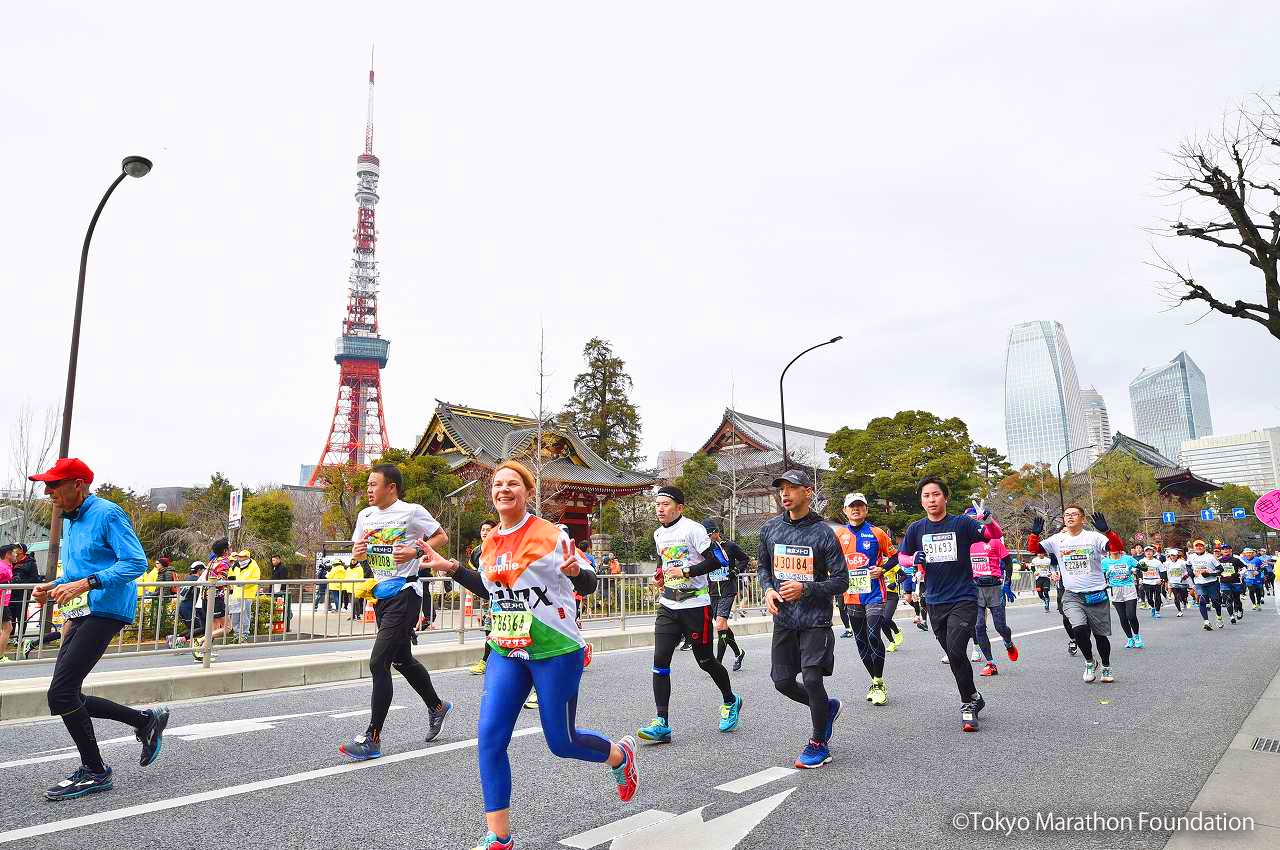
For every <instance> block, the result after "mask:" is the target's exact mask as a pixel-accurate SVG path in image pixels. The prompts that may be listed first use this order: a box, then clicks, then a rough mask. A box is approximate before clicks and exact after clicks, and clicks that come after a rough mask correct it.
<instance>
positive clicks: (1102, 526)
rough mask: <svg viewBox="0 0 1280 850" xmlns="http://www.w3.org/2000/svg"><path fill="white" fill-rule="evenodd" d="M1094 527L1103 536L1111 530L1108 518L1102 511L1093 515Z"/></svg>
mask: <svg viewBox="0 0 1280 850" xmlns="http://www.w3.org/2000/svg"><path fill="white" fill-rule="evenodd" d="M1093 527H1094V528H1096V529H1098V531H1100V532H1102V533H1103V534H1106V533H1107V532H1108V531H1110V530H1111V526H1109V525H1107V518H1106V517H1105V516H1103V515H1102V511H1098V512H1097V513H1095V514H1094V515H1093Z"/></svg>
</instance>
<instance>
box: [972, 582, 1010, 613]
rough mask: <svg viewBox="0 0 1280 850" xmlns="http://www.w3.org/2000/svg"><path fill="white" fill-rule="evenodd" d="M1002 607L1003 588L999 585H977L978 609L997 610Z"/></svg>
mask: <svg viewBox="0 0 1280 850" xmlns="http://www.w3.org/2000/svg"><path fill="white" fill-rule="evenodd" d="M1002 605H1004V588H1003V587H1002V586H1000V585H998V584H997V585H994V586H991V587H987V586H984V585H978V607H979V608H999V607H1001V606H1002Z"/></svg>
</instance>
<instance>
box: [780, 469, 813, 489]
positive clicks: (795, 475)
mask: <svg viewBox="0 0 1280 850" xmlns="http://www.w3.org/2000/svg"><path fill="white" fill-rule="evenodd" d="M783 481H786V482H787V483H788V484H794V485H796V486H797V487H812V486H813V479H812V478H810V477H809V474H808V473H807V472H805V471H804V470H802V469H788V470H787V471H786V472H784V473H782V474H781V475H779V476H778V477H777V478H775V479H773V486H774V487H781V486H782V482H783Z"/></svg>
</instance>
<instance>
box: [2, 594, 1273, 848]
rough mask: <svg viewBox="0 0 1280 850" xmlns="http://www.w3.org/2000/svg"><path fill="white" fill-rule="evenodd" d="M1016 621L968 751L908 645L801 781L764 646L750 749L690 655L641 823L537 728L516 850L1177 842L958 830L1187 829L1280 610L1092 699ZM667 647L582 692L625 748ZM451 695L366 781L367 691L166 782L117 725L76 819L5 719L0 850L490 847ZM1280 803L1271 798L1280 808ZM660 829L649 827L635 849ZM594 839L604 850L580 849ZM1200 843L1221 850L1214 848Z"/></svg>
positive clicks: (1148, 656) (242, 706) (921, 656)
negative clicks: (449, 710)
mask: <svg viewBox="0 0 1280 850" xmlns="http://www.w3.org/2000/svg"><path fill="white" fill-rule="evenodd" d="M1144 614H1145V612H1144ZM1010 624H1011V625H1012V627H1013V629H1014V631H1015V633H1022V632H1026V633H1027V634H1025V635H1024V636H1023V637H1020V638H1018V644H1019V646H1020V648H1021V650H1022V653H1023V654H1022V658H1021V660H1020V661H1019V662H1018V663H1016V664H1013V663H1009V662H1005V663H1003V664H1002V665H1001V668H1000V669H1001V674H1000V676H999V677H997V678H995V679H993V680H990V681H986V680H980V681H982V689H983V692H984V693H985V695H986V697H987V701H988V707H987V709H986V710H985V711H984V712H983V714H982V721H983V722H982V730H981V731H980V732H978V733H977V734H972V735H966V734H964V733H963V732H961V731H960V718H959V710H958V704H957V703H958V699H957V696H956V694H955V687H954V684H953V682H952V680H951V677H950V673H949V670H948V668H947V667H946V665H943V664H940V663H939V662H938V655H939V649H938V645H937V643H936V642H935V641H934V640H933V638H932V636H930V635H926V634H925V633H923V632H920V631H917V630H916V629H914V628H912V627H910V626H909V625H908V626H907V628H906V642H905V644H904V645H903V647H902V649H901V650H900V651H898V652H896V653H893V654H891V655H890V656H889V657H888V666H887V672H886V677H887V679H888V683H889V696H890V701H889V705H888V706H886V707H884V708H875V707H872V706H870V705H869V704H868V703H866V702H865V701H863V699H862V695H863V694H864V693H865V690H866V687H867V683H868V682H867V675H866V673H865V671H864V670H863V669H862V667H861V664H860V663H859V662H858V661H857V658H856V653H855V649H854V643H853V641H852V640H838V641H837V651H838V656H837V667H836V675H835V676H834V677H833V678H831V679H830V680H828V686H829V689H830V690H831V692H832V694H833V695H835V696H838V697H841V698H843V699H844V700H845V705H846V708H845V712H844V714H843V715H842V716H841V718H840V720H839V721H838V723H837V726H836V734H835V737H834V740H833V743H832V746H833V755H834V758H835V760H834V761H833V762H832V764H830V765H828V766H827V767H826V768H824V769H822V770H815V771H796V772H785V769H787V768H790V767H791V765H792V762H793V760H794V758H795V755H796V753H797V751H798V750H799V749H800V747H801V746H803V744H804V741H805V738H806V737H807V734H808V732H807V726H808V722H807V712H806V710H805V709H804V708H803V707H802V706H799V705H796V704H795V703H791V702H789V701H788V700H786V699H784V698H783V697H781V696H780V695H778V694H777V693H776V692H775V691H774V689H773V687H772V684H771V682H770V681H769V677H768V648H769V637H768V636H767V635H761V636H757V637H750V638H747V639H745V640H744V641H743V644H744V646H745V647H746V649H747V651H748V656H747V660H746V665H745V667H744V669H743V671H742V672H740V673H737V674H733V679H734V682H735V685H736V687H737V688H738V690H739V691H740V692H741V693H742V695H743V696H744V699H745V708H744V713H743V724H742V727H741V729H740V730H739V731H738V732H736V733H732V734H728V735H722V734H720V733H718V732H717V731H716V728H715V726H716V721H717V718H718V712H717V706H718V702H719V700H718V698H717V694H716V691H715V690H714V688H713V687H712V685H711V683H710V681H709V680H708V679H707V678H706V676H705V674H703V673H702V672H701V671H699V670H698V669H697V667H696V666H695V664H694V662H693V659H692V658H691V657H690V656H689V654H688V653H677V658H676V661H675V663H674V665H673V684H674V687H673V700H672V724H673V726H674V728H675V733H676V734H675V740H674V742H673V743H671V744H669V745H663V746H658V747H646V748H644V749H643V750H642V751H641V753H640V761H639V765H640V770H641V789H640V792H639V794H638V795H637V797H636V799H635V800H633V801H632V802H631V803H629V804H623V803H620V802H619V801H618V800H617V798H616V796H615V795H614V792H613V787H612V782H611V780H610V779H609V776H608V773H607V772H606V771H605V770H604V769H603V768H602V767H601V766H598V765H593V764H583V763H579V762H570V761H564V760H560V759H557V758H555V757H554V756H551V755H550V753H549V752H548V751H547V749H546V745H545V743H544V741H543V740H542V738H541V735H540V734H539V732H538V721H537V718H536V716H535V714H534V712H531V711H529V712H525V714H524V717H522V718H521V721H520V723H519V728H520V729H521V730H528V731H525V732H524V733H523V734H519V733H518V737H516V738H515V739H513V741H512V744H511V749H510V753H511V757H512V762H513V769H514V776H515V794H514V797H513V804H514V807H513V826H514V829H515V833H516V835H517V846H518V847H521V848H535V847H537V848H562V847H569V846H599V847H610V846H612V847H613V848H614V850H638V848H649V847H678V848H680V850H697V848H708V850H712V848H720V847H726V848H732V847H738V848H744V849H745V848H766V847H768V848H781V847H827V846H833V845H834V846H842V847H843V846H849V845H855V846H859V847H869V848H901V847H904V846H912V845H925V846H944V845H945V846H948V847H978V848H984V847H997V846H1009V844H1010V843H1011V842H1013V841H1016V842H1017V843H1018V845H1019V846H1020V847H1024V848H1050V847H1053V848H1056V847H1069V848H1151V847H1161V846H1163V845H1164V843H1165V841H1166V840H1167V839H1168V837H1169V833H1168V832H1159V833H1140V832H1126V831H1119V832H1117V831H1106V830H1104V831H1094V832H1086V833H1052V832H1043V831H1042V832H1036V831H1032V832H1028V833H1025V834H1020V835H1017V836H1015V837H1013V838H1009V837H1006V836H1004V835H996V834H990V833H978V832H974V831H970V830H964V831H958V830H957V829H955V828H954V827H953V825H952V822H953V817H954V816H955V815H956V814H957V813H960V812H968V811H982V812H986V813H993V812H995V811H996V810H999V811H1000V812H1003V813H1006V814H1009V813H1014V814H1032V815H1034V813H1036V812H1046V811H1054V812H1057V813H1059V814H1078V815H1086V814H1088V813H1090V812H1094V811H1096V812H1101V813H1136V812H1138V811H1140V810H1147V811H1157V812H1162V813H1170V814H1172V813H1180V812H1183V811H1185V810H1186V809H1187V808H1188V806H1190V805H1191V804H1192V802H1193V800H1195V798H1196V796H1197V794H1199V793H1200V790H1201V788H1202V786H1204V784H1205V780H1206V779H1208V778H1209V777H1210V776H1211V775H1212V774H1213V772H1214V770H1215V766H1216V765H1217V764H1218V763H1219V759H1220V758H1222V757H1223V755H1224V753H1226V751H1227V749H1228V747H1230V746H1231V744H1232V742H1233V741H1234V740H1235V737H1236V732H1237V730H1238V729H1240V726H1241V724H1242V723H1243V722H1244V720H1245V718H1246V716H1248V715H1250V713H1251V712H1252V711H1253V710H1254V708H1255V705H1257V704H1258V702H1259V698H1260V697H1261V695H1262V694H1263V692H1264V690H1266V689H1267V688H1268V687H1269V686H1270V685H1271V682H1272V679H1273V677H1275V675H1276V672H1277V669H1278V668H1280V655H1278V654H1277V653H1276V652H1275V646H1276V640H1277V638H1278V637H1280V617H1277V616H1276V615H1274V614H1273V613H1271V612H1270V611H1267V612H1249V615H1248V616H1247V618H1246V619H1245V621H1244V623H1243V624H1242V625H1240V626H1237V627H1228V629H1226V630H1224V631H1221V632H1214V633H1205V632H1202V631H1200V629H1199V618H1198V617H1197V616H1195V615H1189V616H1187V617H1185V618H1182V619H1175V618H1173V617H1172V616H1167V617H1165V618H1164V619H1162V620H1159V621H1152V620H1150V619H1149V618H1148V617H1146V616H1144V617H1143V619H1142V627H1143V632H1144V634H1145V635H1146V636H1147V641H1148V648H1146V649H1144V650H1125V649H1122V648H1119V647H1122V646H1123V637H1121V638H1120V640H1118V641H1115V642H1114V645H1115V646H1117V648H1116V650H1115V651H1114V653H1113V666H1114V667H1115V669H1116V673H1117V677H1118V681H1117V682H1116V683H1115V684H1113V685H1102V684H1093V685H1087V684H1085V683H1083V682H1082V681H1081V675H1080V674H1081V670H1082V662H1081V661H1080V659H1078V658H1070V657H1069V656H1068V655H1067V653H1066V650H1065V644H1066V637H1065V634H1064V633H1063V632H1062V630H1061V625H1060V619H1059V618H1058V617H1057V616H1056V614H1045V613H1044V612H1042V611H1041V610H1040V609H1039V608H1038V607H1035V606H1028V605H1022V606H1018V607H1017V608H1015V609H1013V610H1012V611H1011V612H1010ZM1117 634H1119V631H1118V629H1117ZM650 652H651V650H649V649H647V648H644V649H633V650H621V651H616V652H609V653H600V654H598V655H597V656H596V659H595V661H594V663H593V664H592V666H591V668H590V669H589V670H588V671H587V672H586V673H585V674H584V678H583V685H582V691H581V698H580V703H579V722H580V725H583V726H587V727H591V728H596V729H599V730H601V731H602V732H604V733H605V734H607V735H609V736H610V737H617V736H618V735H621V734H624V733H627V732H631V731H633V730H634V729H635V728H636V727H638V726H641V725H643V724H645V723H646V722H647V721H648V720H649V719H650V717H651V715H652V712H653V707H652V703H651V688H650V671H649V668H650V665H651V655H650ZM1002 656H1003V652H1002V650H999V649H998V650H997V660H999V659H1000V658H1001V657H1002ZM433 678H434V679H435V680H436V682H437V687H438V689H439V690H440V692H441V694H442V695H443V696H444V697H445V698H446V699H450V700H452V701H453V702H454V703H455V705H456V706H457V708H456V711H455V713H454V714H453V715H451V717H450V719H449V722H448V724H447V725H446V727H445V730H444V733H443V734H442V735H441V737H440V738H439V739H438V740H437V741H436V742H434V743H433V744H431V745H425V746H424V745H423V744H422V742H421V730H422V728H423V727H424V725H425V722H426V711H425V709H424V708H423V706H422V705H421V704H420V701H419V700H418V699H417V697H416V696H415V695H414V693H413V692H412V691H411V690H410V689H409V688H408V687H407V686H406V685H405V684H404V683H403V682H402V681H400V680H399V679H397V682H396V686H397V687H396V696H395V700H394V704H395V705H397V706H402V708H399V709H397V710H395V711H393V712H392V714H391V716H390V719H389V721H388V724H387V728H386V731H385V733H384V735H385V737H384V747H385V752H386V755H385V756H384V757H383V758H382V759H380V760H377V761H373V762H368V763H365V764H362V765H349V764H345V763H344V762H343V761H342V760H341V757H340V756H339V754H338V752H337V745H338V744H339V743H341V742H342V741H343V740H345V739H346V738H347V737H349V736H351V735H353V734H356V733H358V732H359V731H361V730H362V728H363V726H364V723H365V717H367V714H366V715H363V716H362V715H360V714H355V715H352V716H348V717H334V716H333V715H340V714H346V713H349V712H361V711H364V710H367V707H368V696H369V683H368V681H367V680H362V681H359V682H351V683H343V684H338V685H324V686H314V687H306V688H294V689H287V690H280V691H266V692H258V693H253V694H240V695H234V696H227V697H217V698H202V699H198V700H192V701H189V702H186V703H181V704H175V705H174V706H173V719H172V721H171V726H170V730H171V731H170V734H169V736H168V737H167V738H166V743H165V748H164V752H163V754H162V756H161V758H160V759H159V761H158V762H157V763H156V764H155V765H153V766H152V767H149V768H145V769H143V768H139V767H138V766H137V762H136V759H137V753H138V745H137V743H136V742H135V741H133V739H132V735H131V733H130V732H129V730H126V729H123V728H122V727H119V726H115V725H113V724H110V723H107V722H103V721H99V722H98V729H99V736H100V738H102V739H103V740H108V739H111V738H113V737H123V738H124V740H121V741H119V742H118V743H110V744H106V745H104V754H105V755H106V757H107V760H108V762H109V763H110V764H112V765H113V767H114V768H115V770H116V788H115V790H114V791H112V792H109V793H106V794H99V795H95V796H91V797H88V798H85V799H82V800H74V801H68V802H64V803H56V804H55V803H48V802H46V801H44V800H43V798H42V797H41V795H40V792H41V790H42V789H43V788H44V787H46V786H47V785H50V784H52V783H53V782H54V781H56V780H57V779H58V778H60V777H61V776H62V775H64V774H65V773H67V772H69V771H70V770H71V769H72V768H74V766H75V764H76V760H75V758H74V757H70V758H67V757H59V756H65V754H66V753H69V752H72V751H71V750H70V749H69V748H68V745H69V744H70V741H69V740H68V739H67V736H66V732H65V730H64V729H63V728H62V726H61V724H60V723H59V722H57V721H53V720H48V719H46V720H40V721H20V722H12V723H7V724H0V728H2V729H3V734H2V735H0V767H3V768H4V770H3V772H2V773H0V795H3V799H5V800H6V801H7V817H6V818H5V825H4V828H3V830H0V846H6V845H11V846H15V847H24V848H79V847H84V848H95V850H97V848H103V847H115V846H134V847H157V848H162V847H163V848H169V847H172V848H178V847H183V848H186V847H209V848H213V847H217V848H219V850H223V848H225V849H226V850H235V848H248V847H254V848H258V847H262V846H270V847H273V848H303V847H308V848H329V847H333V848H337V847H345V846H351V845H358V846H367V847H395V848H422V847H426V848H468V847H471V846H473V845H474V843H475V842H476V840H477V839H478V838H479V836H480V835H481V834H482V833H483V831H484V829H483V818H482V812H483V803H482V800H481V795H480V787H479V778H478V771H477V767H476V752H475V746H474V734H475V724H476V719H477V709H478V705H479V698H480V691H481V688H482V681H483V680H482V678H481V677H477V676H470V675H468V674H467V673H466V672H465V671H445V672H441V673H437V674H434V676H433ZM1271 758H1276V759H1280V756H1271ZM35 759H50V760H47V761H33V760H35ZM766 768H779V769H783V770H779V771H777V772H778V773H779V776H777V777H776V778H773V779H772V780H771V781H765V782H764V783H763V784H760V785H758V786H756V787H752V788H749V789H747V790H744V791H742V792H741V793H734V792H733V791H731V790H720V789H719V788H718V787H717V786H721V785H724V784H727V783H731V782H733V781H735V780H740V779H742V778H744V777H747V776H749V775H752V774H757V773H758V772H760V771H762V770H764V769H766ZM748 784H750V783H748ZM1273 790H1274V786H1268V787H1266V788H1259V789H1256V792H1255V793H1258V794H1263V795H1266V796H1269V797H1274V794H1273ZM699 809H701V812H700V813H698V812H697V810H699ZM691 812H692V813H693V814H688V813H691ZM725 815H728V817H724V818H723V819H722V820H716V819H717V818H721V817H722V816H725ZM631 816H638V817H639V818H640V819H638V820H632V821H630V822H629V823H630V825H631V829H632V830H636V831H633V832H631V833H630V834H629V835H623V836H621V837H618V838H614V839H613V840H612V844H610V838H611V835H612V834H613V833H616V832H619V831H625V828H623V827H611V825H613V824H616V823H617V822H618V821H619V820H621V819H623V818H627V817H631ZM704 821H707V822H709V821H715V822H714V823H712V824H710V825H709V826H705V825H704ZM645 823H652V824H653V825H651V826H649V828H647V829H639V827H640V826H642V825H643V824H645ZM28 828H31V829H32V830H33V831H32V832H26V831H24V830H27V829H28ZM597 828H600V829H601V830H602V831H601V832H598V833H596V836H595V838H598V839H599V841H598V842H597V843H596V844H589V843H587V842H591V841H594V840H595V838H585V839H580V840H576V841H575V839H574V836H577V835H580V834H582V833H584V832H587V831H590V830H595V829H597ZM565 842H568V843H565ZM1178 846H1179V847H1180V848H1181V847H1202V846H1203V847H1209V846H1216V839H1213V838H1206V839H1205V840H1204V841H1200V840H1198V839H1197V840H1196V841H1194V842H1193V843H1191V844H1181V845H1178Z"/></svg>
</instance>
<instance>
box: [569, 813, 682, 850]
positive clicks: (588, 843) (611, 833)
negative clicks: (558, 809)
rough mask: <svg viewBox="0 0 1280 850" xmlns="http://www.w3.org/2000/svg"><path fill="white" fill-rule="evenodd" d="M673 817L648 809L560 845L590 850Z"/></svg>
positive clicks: (672, 815)
mask: <svg viewBox="0 0 1280 850" xmlns="http://www.w3.org/2000/svg"><path fill="white" fill-rule="evenodd" d="M673 817H675V815H674V814H672V813H671V812H664V811H660V810H658V809H647V810H645V811H643V812H640V813H639V814H636V815H631V816H630V817H626V818H623V819H622V820H616V821H614V822H613V823H606V824H605V825H604V826H598V827H596V828H595V829H589V830H587V831H586V832H579V833H578V834H577V835H571V836H569V837H568V838H562V839H560V843H561V844H563V845H564V846H565V847H576V848H578V850H589V848H591V847H595V846H596V845H597V844H604V843H605V842H606V841H611V840H613V839H615V838H617V837H618V836H619V835H626V834H627V833H628V832H635V831H636V830H637V829H644V828H645V827H646V826H652V825H653V824H655V823H661V822H662V821H664V820H671V819H672V818H673Z"/></svg>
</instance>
